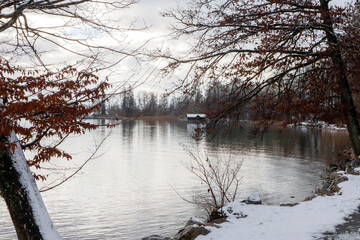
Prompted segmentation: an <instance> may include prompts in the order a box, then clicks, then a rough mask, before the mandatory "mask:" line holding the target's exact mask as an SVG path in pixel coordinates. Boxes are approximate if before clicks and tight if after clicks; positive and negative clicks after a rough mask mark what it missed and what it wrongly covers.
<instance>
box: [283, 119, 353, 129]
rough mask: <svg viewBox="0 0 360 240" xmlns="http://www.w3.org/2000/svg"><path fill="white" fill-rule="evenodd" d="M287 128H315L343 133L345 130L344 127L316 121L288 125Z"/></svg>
mask: <svg viewBox="0 0 360 240" xmlns="http://www.w3.org/2000/svg"><path fill="white" fill-rule="evenodd" d="M288 126H289V127H317V128H326V129H331V130H338V131H339V130H340V131H345V130H347V129H346V125H342V126H339V125H336V124H328V123H326V122H323V121H318V122H300V123H297V124H296V125H295V124H289V125H288Z"/></svg>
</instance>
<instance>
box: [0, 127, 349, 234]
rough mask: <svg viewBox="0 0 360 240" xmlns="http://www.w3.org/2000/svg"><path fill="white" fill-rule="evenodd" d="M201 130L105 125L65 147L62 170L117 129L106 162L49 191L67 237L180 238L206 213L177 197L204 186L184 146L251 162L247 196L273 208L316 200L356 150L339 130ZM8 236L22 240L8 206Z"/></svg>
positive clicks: (105, 150)
mask: <svg viewBox="0 0 360 240" xmlns="http://www.w3.org/2000/svg"><path fill="white" fill-rule="evenodd" d="M193 129H194V126H192V125H187V124H186V123H184V122H144V121H132V122H125V121H124V122H122V123H120V124H119V125H118V126H116V127H115V128H113V129H112V130H109V129H106V128H103V127H102V128H99V129H97V130H96V131H94V132H91V133H87V134H86V135H83V136H78V137H71V138H69V139H68V141H66V142H65V144H64V146H63V148H64V149H67V150H68V151H70V152H71V153H73V154H74V155H73V156H74V159H73V160H72V161H71V162H70V163H67V164H66V165H64V162H63V161H62V160H55V161H54V164H55V165H57V166H62V165H64V166H73V167H74V166H78V165H81V163H82V162H83V161H84V160H86V159H87V158H88V156H90V155H91V153H92V152H93V149H94V145H95V143H96V142H97V143H98V142H99V141H100V139H101V138H103V137H105V136H107V134H108V132H109V131H111V134H110V135H109V137H108V138H107V140H106V142H105V143H104V145H103V146H102V148H101V150H100V153H101V155H100V156H98V158H96V159H93V160H91V161H90V162H89V163H88V165H86V167H85V168H84V169H83V170H82V171H81V173H80V174H78V175H76V177H75V178H73V179H72V180H71V181H68V182H67V183H66V184H64V185H62V186H60V187H58V188H56V189H54V190H51V191H49V192H44V193H43V198H44V201H45V204H46V206H47V208H48V211H49V213H50V215H51V217H52V219H53V221H54V223H55V225H56V226H57V228H58V230H59V232H60V233H61V235H62V237H63V238H64V239H69V240H70V239H94V240H95V239H114V240H115V239H124V240H132V239H141V238H142V237H144V236H147V235H151V234H160V235H164V236H172V235H174V234H175V233H176V232H177V231H178V230H179V228H181V227H182V226H183V225H184V224H185V222H186V221H187V220H188V219H189V218H190V217H191V216H193V215H198V216H199V215H201V214H203V211H202V210H201V209H199V208H197V207H196V206H195V205H191V204H189V203H187V202H185V201H183V200H182V199H181V198H180V197H179V196H178V194H177V193H176V192H178V193H179V194H181V195H182V196H183V197H187V198H189V199H191V196H192V195H193V194H194V192H196V191H200V190H202V189H203V185H201V184H200V181H199V180H197V179H195V178H194V177H193V176H192V175H191V174H190V173H189V172H188V171H187V170H186V169H185V167H184V166H183V164H186V163H188V162H189V161H190V159H191V158H190V156H189V155H188V153H187V152H186V151H184V146H185V147H186V148H190V149H192V150H193V151H197V150H199V151H200V152H206V153H207V154H208V155H209V157H210V158H211V159H214V160H216V159H217V158H228V157H231V159H232V161H239V162H240V161H243V165H242V168H241V172H240V174H241V175H242V176H243V179H242V182H241V185H240V189H239V199H241V198H245V197H247V196H249V195H250V194H251V193H253V192H258V193H260V195H261V197H262V199H263V201H264V202H265V203H267V204H279V203H288V202H296V201H301V200H303V199H304V198H305V197H307V196H309V195H310V194H311V193H312V192H313V191H314V190H315V189H316V188H317V187H319V186H320V184H321V181H322V180H321V174H322V173H323V169H324V166H325V165H326V164H327V163H329V162H330V161H331V159H333V158H334V156H335V155H336V153H337V152H338V151H339V150H340V149H342V148H344V147H346V146H347V145H348V137H347V135H346V132H341V131H334V130H324V129H323V130H321V129H306V128H299V129H292V128H273V129H269V131H268V132H266V133H265V134H264V135H263V137H262V138H251V137H249V129H248V127H247V126H244V127H243V128H240V129H235V128H234V129H232V130H231V135H228V134H226V135H223V134H217V135H208V136H206V137H205V138H203V139H201V140H199V141H194V139H193V138H192V137H191V135H192V133H193ZM69 164H70V165H69ZM69 171H70V170H69ZM69 171H68V172H69ZM54 177H55V176H50V178H49V179H53V178H54ZM56 177H61V175H56ZM44 184H45V185H46V184H47V183H41V184H40V185H44ZM175 190H176V191H175ZM0 239H16V234H15V231H14V229H13V227H12V224H11V220H10V217H9V216H8V213H7V210H6V206H5V204H4V202H3V201H0Z"/></svg>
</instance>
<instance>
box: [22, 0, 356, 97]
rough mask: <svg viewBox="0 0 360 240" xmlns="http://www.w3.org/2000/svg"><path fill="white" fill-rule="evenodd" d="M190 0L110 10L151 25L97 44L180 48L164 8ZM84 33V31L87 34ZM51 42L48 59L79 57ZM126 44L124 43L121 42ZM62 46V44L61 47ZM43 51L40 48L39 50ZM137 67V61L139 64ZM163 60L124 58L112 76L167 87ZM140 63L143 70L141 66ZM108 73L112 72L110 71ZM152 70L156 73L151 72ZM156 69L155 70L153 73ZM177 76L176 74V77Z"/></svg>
mask: <svg viewBox="0 0 360 240" xmlns="http://www.w3.org/2000/svg"><path fill="white" fill-rule="evenodd" d="M349 1H350V0H333V1H332V2H333V4H345V3H346V2H349ZM186 2H188V1H187V0H139V2H138V3H137V4H135V5H133V6H131V7H130V8H129V9H126V10H121V11H119V12H116V13H107V14H108V15H109V19H110V20H114V21H118V22H119V24H121V26H122V27H125V28H126V27H127V26H129V25H130V24H131V23H132V22H136V25H137V26H139V27H141V26H144V25H146V26H147V27H148V28H147V29H146V30H144V31H129V32H126V35H121V34H118V35H115V36H114V38H109V37H108V36H106V35H101V34H100V35H99V34H96V33H94V35H93V36H95V37H94V39H95V41H96V43H97V44H108V45H109V46H110V45H111V46H116V45H117V44H118V43H119V44H118V45H119V49H121V48H123V49H125V50H127V49H136V48H137V47H139V46H141V45H143V44H144V43H145V42H146V41H147V40H149V39H151V41H149V42H148V43H147V46H148V47H149V48H153V49H154V48H170V49H172V51H181V50H184V49H186V48H187V46H188V45H187V42H185V41H181V42H180V41H178V42H174V41H169V39H166V38H165V37H164V35H166V34H169V33H170V31H171V30H170V25H171V24H172V23H173V20H172V19H169V18H164V17H162V16H161V14H160V13H161V12H163V11H165V10H169V9H175V8H177V7H178V6H185V5H186ZM97 10H98V11H97V13H99V14H102V15H105V14H104V12H102V11H101V10H99V9H97ZM29 19H30V21H33V23H34V24H35V25H37V26H47V25H48V24H50V23H51V24H53V25H61V22H57V20H56V19H55V18H54V17H48V16H45V17H39V16H36V17H34V18H29ZM87 30H88V29H87V28H83V29H82V28H81V27H79V28H75V29H73V30H71V31H70V32H67V34H72V35H76V34H78V35H79V36H80V37H81V36H82V34H83V33H82V31H83V32H86V31H87ZM84 36H85V35H84ZM49 45H50V44H49V42H41V44H39V45H38V46H39V47H40V49H39V50H42V49H43V50H44V54H43V55H42V57H44V59H46V61H47V62H50V63H52V62H54V63H56V62H59V63H62V64H72V63H73V62H74V61H75V60H76V58H74V57H73V56H71V54H70V53H69V52H63V53H58V52H57V51H56V50H54V51H50V52H49V51H46V50H47V49H49V48H50V46H49ZM122 45H123V46H122ZM58 48H59V47H58ZM68 48H70V49H74V50H76V51H77V50H79V46H76V45H73V46H72V45H69V46H68ZM40 52H41V51H40ZM102 57H104V58H105V59H106V58H107V60H108V61H109V62H116V61H117V60H118V59H120V58H121V57H122V56H117V55H115V54H114V55H111V54H108V55H105V56H102ZM136 64H137V66H136V68H134V65H136ZM163 65H164V62H161V61H156V60H153V61H149V62H142V61H140V62H137V61H136V60H135V59H133V58H127V59H125V60H123V61H122V62H121V63H120V64H118V65H116V66H115V67H114V68H112V71H109V72H110V73H111V80H112V81H113V82H116V83H121V82H125V81H128V82H129V83H130V84H133V83H134V82H139V81H140V82H143V81H145V80H148V81H146V82H145V83H144V84H143V85H142V88H145V89H150V90H155V91H163V90H164V89H166V88H168V87H169V86H171V84H170V83H171V80H173V79H166V80H164V81H162V83H161V84H158V82H159V79H161V77H160V76H159V75H158V74H157V71H156V70H157V69H159V67H161V66H163ZM140 67H141V70H139V69H140ZM110 73H109V74H110ZM150 73H153V74H150ZM154 73H155V74H154ZM174 78H175V77H174Z"/></svg>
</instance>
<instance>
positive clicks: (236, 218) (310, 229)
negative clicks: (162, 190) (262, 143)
mask: <svg viewBox="0 0 360 240" xmlns="http://www.w3.org/2000/svg"><path fill="white" fill-rule="evenodd" d="M357 171H360V170H359V169H357ZM346 176H347V177H348V178H349V181H346V182H342V183H340V184H339V187H340V188H341V191H340V192H339V193H338V194H337V195H336V196H324V197H322V196H318V197H316V198H315V199H313V200H312V201H308V202H302V203H300V204H299V205H297V206H294V207H280V206H269V205H246V204H243V203H238V202H234V203H231V204H229V205H227V206H226V207H224V211H225V212H226V213H227V215H228V221H229V222H225V223H222V224H220V225H219V226H220V228H215V227H208V229H209V230H210V231H211V232H210V233H209V234H208V235H206V236H199V237H197V238H196V240H210V239H212V240H222V239H223V240H237V239H239V240H243V239H247V240H274V239H276V240H288V239H292V240H307V239H319V238H320V237H322V236H323V235H322V234H323V233H324V232H332V231H335V226H336V225H338V224H342V223H344V222H345V220H344V218H345V217H347V216H348V215H350V214H351V213H353V212H354V211H355V210H357V208H358V206H360V176H355V175H346ZM336 239H342V240H348V239H351V240H354V239H360V232H357V233H352V234H343V235H341V236H338V237H336Z"/></svg>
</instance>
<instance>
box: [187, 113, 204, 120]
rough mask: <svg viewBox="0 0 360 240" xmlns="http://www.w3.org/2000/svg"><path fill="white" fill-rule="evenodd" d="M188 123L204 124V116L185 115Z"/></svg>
mask: <svg viewBox="0 0 360 240" xmlns="http://www.w3.org/2000/svg"><path fill="white" fill-rule="evenodd" d="M186 118H187V121H188V122H204V121H206V114H196V113H195V114H186Z"/></svg>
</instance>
